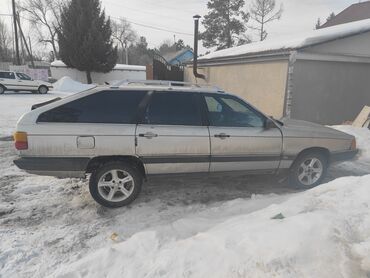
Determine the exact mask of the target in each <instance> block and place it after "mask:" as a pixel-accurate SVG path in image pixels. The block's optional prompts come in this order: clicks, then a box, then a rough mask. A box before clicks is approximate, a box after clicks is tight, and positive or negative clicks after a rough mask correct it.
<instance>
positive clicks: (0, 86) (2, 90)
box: [0, 85, 5, 95]
mask: <svg viewBox="0 0 370 278" xmlns="http://www.w3.org/2000/svg"><path fill="white" fill-rule="evenodd" d="M3 93H5V87H4V86H3V85H0V95H2V94H3Z"/></svg>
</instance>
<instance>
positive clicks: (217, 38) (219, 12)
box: [199, 0, 249, 49]
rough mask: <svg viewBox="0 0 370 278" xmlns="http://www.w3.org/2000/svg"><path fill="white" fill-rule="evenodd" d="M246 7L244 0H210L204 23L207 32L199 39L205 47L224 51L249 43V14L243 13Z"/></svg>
mask: <svg viewBox="0 0 370 278" xmlns="http://www.w3.org/2000/svg"><path fill="white" fill-rule="evenodd" d="M244 5H245V2H244V0H209V2H208V4H207V7H208V10H209V11H208V14H207V15H206V16H205V17H204V20H203V21H202V23H203V25H204V27H205V29H206V30H205V31H204V32H203V33H201V34H200V37H199V38H200V39H201V40H203V46H204V47H207V48H208V47H214V46H216V47H217V49H224V48H229V47H232V46H235V45H240V44H242V43H246V42H248V40H246V36H245V32H246V29H247V28H246V23H247V22H248V20H249V14H247V13H245V12H244V11H242V9H243V7H244Z"/></svg>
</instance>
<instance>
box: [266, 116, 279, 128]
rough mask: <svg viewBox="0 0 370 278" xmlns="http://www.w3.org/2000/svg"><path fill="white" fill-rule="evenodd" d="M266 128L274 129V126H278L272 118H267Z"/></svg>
mask: <svg viewBox="0 0 370 278" xmlns="http://www.w3.org/2000/svg"><path fill="white" fill-rule="evenodd" d="M264 128H265V129H272V128H277V126H276V124H275V122H274V121H273V120H271V119H270V118H266V120H265V125H264Z"/></svg>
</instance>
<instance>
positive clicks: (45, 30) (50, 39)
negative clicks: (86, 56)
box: [20, 0, 67, 59]
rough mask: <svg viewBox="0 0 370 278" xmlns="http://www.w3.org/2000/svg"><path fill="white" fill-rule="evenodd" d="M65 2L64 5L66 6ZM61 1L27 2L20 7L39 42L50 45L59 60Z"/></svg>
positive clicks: (35, 0) (37, 0) (26, 0)
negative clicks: (58, 39) (36, 34)
mask: <svg viewBox="0 0 370 278" xmlns="http://www.w3.org/2000/svg"><path fill="white" fill-rule="evenodd" d="M65 2H67V1H64V2H63V4H65ZM61 6H62V1H60V0H25V1H24V2H23V4H22V6H21V7H20V10H21V11H22V12H25V13H26V14H27V19H28V20H29V21H30V23H31V26H32V27H34V29H35V30H36V31H37V33H38V37H39V41H40V42H42V43H46V44H50V45H51V47H52V48H53V52H54V55H55V57H56V58H57V59H58V57H59V55H58V50H57V38H58V36H57V29H58V28H59V26H60V22H59V19H60V10H61Z"/></svg>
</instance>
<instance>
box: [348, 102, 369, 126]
mask: <svg viewBox="0 0 370 278" xmlns="http://www.w3.org/2000/svg"><path fill="white" fill-rule="evenodd" d="M369 118H370V106H365V107H364V109H362V111H361V113H360V114H358V116H357V118H356V120H355V121H354V122H353V124H352V125H353V126H355V127H364V126H365V124H366V122H367V121H368V119H369Z"/></svg>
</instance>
